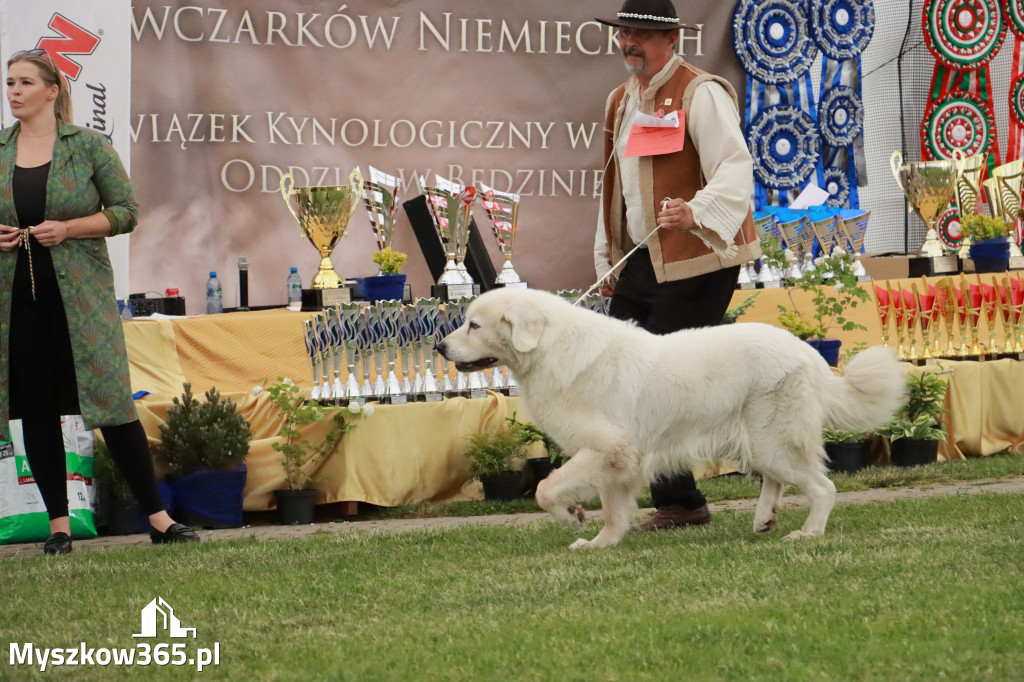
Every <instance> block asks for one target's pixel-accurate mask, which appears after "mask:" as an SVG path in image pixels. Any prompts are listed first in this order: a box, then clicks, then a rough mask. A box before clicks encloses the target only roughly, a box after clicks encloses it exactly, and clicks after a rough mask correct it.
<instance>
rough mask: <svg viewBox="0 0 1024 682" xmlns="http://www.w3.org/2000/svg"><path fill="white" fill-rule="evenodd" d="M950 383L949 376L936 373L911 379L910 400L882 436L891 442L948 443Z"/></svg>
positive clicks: (924, 373) (908, 394) (912, 376)
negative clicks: (946, 418) (946, 417)
mask: <svg viewBox="0 0 1024 682" xmlns="http://www.w3.org/2000/svg"><path fill="white" fill-rule="evenodd" d="M943 374H948V371H947V372H943ZM946 384H947V380H946V379H945V377H943V376H942V375H941V374H938V373H935V372H921V373H920V374H911V375H909V376H907V400H906V402H905V403H903V405H902V406H901V407H900V409H899V410H898V411H897V412H896V416H895V417H893V420H892V421H891V422H889V423H888V424H886V425H885V426H884V427H883V428H881V429H879V430H878V435H880V436H885V437H886V438H888V439H889V440H891V441H892V440H899V439H900V438H910V439H913V440H946V429H945V428H944V427H943V426H942V415H943V414H945V412H946V410H945V407H944V406H945V403H946Z"/></svg>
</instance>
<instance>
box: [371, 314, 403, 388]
mask: <svg viewBox="0 0 1024 682" xmlns="http://www.w3.org/2000/svg"><path fill="white" fill-rule="evenodd" d="M376 308H377V310H378V313H379V315H380V322H381V330H382V337H383V338H382V341H383V344H384V352H385V354H386V356H387V365H386V366H387V378H386V379H385V381H384V393H383V395H382V396H381V402H382V403H385V404H391V405H402V404H405V402H406V401H407V397H408V394H407V392H406V391H404V390H403V389H402V382H401V381H400V380H399V379H398V374H397V373H396V372H395V367H396V365H397V367H398V368H399V370H398V371H399V372H401V367H402V362H401V356H400V354H399V347H398V332H399V318H400V317H401V314H402V302H401V301H377V304H376Z"/></svg>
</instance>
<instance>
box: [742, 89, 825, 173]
mask: <svg viewBox="0 0 1024 682" xmlns="http://www.w3.org/2000/svg"><path fill="white" fill-rule="evenodd" d="M747 139H748V140H749V145H750V153H751V156H752V157H753V159H754V177H755V178H756V179H757V180H758V182H759V183H760V184H762V185H764V186H765V187H769V188H771V189H777V190H790V189H797V188H799V187H800V186H801V185H803V184H804V183H805V182H806V181H807V179H808V178H810V177H811V175H812V174H813V173H814V172H815V170H816V167H817V165H818V163H819V161H820V157H821V139H820V137H819V134H818V126H817V125H816V123H815V121H814V119H812V118H811V117H810V116H809V115H808V114H807V113H806V112H804V111H802V110H801V109H799V108H797V107H793V106H788V105H782V104H777V105H774V106H770V107H767V108H765V109H762V110H761V112H760V113H759V114H758V115H757V117H756V118H755V119H754V120H753V121H752V122H751V124H750V129H749V130H748V132H747Z"/></svg>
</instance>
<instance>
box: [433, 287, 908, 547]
mask: <svg viewBox="0 0 1024 682" xmlns="http://www.w3.org/2000/svg"><path fill="white" fill-rule="evenodd" d="M438 349H439V350H440V352H441V353H442V354H443V355H444V356H445V357H446V358H448V359H449V360H453V361H455V363H456V367H458V368H459V369H460V370H463V371H475V370H479V369H483V368H485V367H491V366H494V365H499V364H504V365H507V366H508V367H509V369H510V370H511V371H512V372H513V374H514V375H515V377H516V379H517V380H518V382H519V386H520V388H521V390H522V396H523V400H524V402H525V407H526V411H527V413H528V414H529V416H530V418H531V419H532V420H533V421H534V422H535V423H536V424H537V425H538V426H540V427H541V428H542V429H544V430H545V431H547V432H548V433H549V434H550V435H551V436H552V437H553V438H554V440H555V441H556V442H557V443H558V444H559V445H560V446H562V448H563V449H564V450H565V452H566V453H567V454H570V455H571V459H570V460H569V461H568V462H567V463H566V464H565V465H563V466H562V467H561V468H559V469H557V470H555V472H554V473H552V474H551V476H549V477H548V478H547V479H545V480H544V481H542V482H541V484H540V485H539V486H538V487H537V502H538V503H539V504H540V506H541V507H543V508H544V509H545V510H547V511H548V512H549V513H550V514H551V515H552V516H554V517H555V518H556V519H558V520H559V521H562V522H564V523H566V524H568V525H570V526H575V527H578V526H582V524H583V509H582V507H580V506H579V501H580V500H585V499H589V498H591V497H593V496H594V494H595V493H596V494H600V497H601V505H602V507H603V512H604V521H605V525H604V528H603V529H602V530H601V532H600V533H598V535H597V537H595V538H594V539H593V540H589V541H588V540H583V539H580V540H577V541H576V542H574V543H573V544H572V547H573V548H579V547H609V546H612V545H615V544H617V543H618V542H619V541H620V540H621V539H622V537H623V536H624V535H625V534H626V532H627V531H628V530H629V528H630V526H631V522H632V516H633V514H634V512H635V510H636V501H635V498H636V494H637V492H638V491H639V490H640V489H641V488H642V487H643V486H644V485H645V484H646V483H647V482H648V481H650V480H651V479H652V478H653V477H654V476H656V475H658V474H675V473H678V472H680V471H682V470H686V469H689V468H690V466H691V465H692V464H693V463H694V462H695V461H697V460H711V459H725V460H733V461H736V462H739V463H740V464H741V465H742V467H743V468H744V469H745V470H751V471H756V472H758V473H760V474H761V476H762V479H763V482H762V484H761V497H760V499H759V501H758V503H757V511H756V513H755V515H754V531H755V532H758V533H762V532H766V531H769V530H771V529H772V528H774V527H775V524H776V508H777V507H778V504H779V500H780V499H781V497H782V492H783V490H784V488H785V486H786V485H787V484H792V485H795V486H797V487H799V488H800V489H801V490H802V491H803V492H804V494H806V495H807V497H808V498H809V499H810V502H811V509H810V513H809V515H808V517H807V521H806V522H805V523H804V525H803V528H802V529H801V530H798V531H794V532H793V533H790V534H789V535H788V536H786V539H794V538H803V537H812V536H818V535H821V534H822V533H823V532H824V531H825V524H826V522H827V521H828V516H829V513H830V512H831V510H832V506H833V504H834V501H835V490H836V489H835V486H834V485H833V484H832V482H831V481H830V480H829V479H828V476H827V475H826V470H827V467H826V463H825V462H826V455H825V449H824V447H823V445H822V436H821V430H822V427H823V426H828V427H831V428H835V429H843V430H849V431H869V430H871V429H874V428H877V427H879V426H881V425H882V424H884V423H885V422H887V421H888V420H889V419H890V418H891V417H892V415H893V413H894V412H895V411H896V409H897V407H899V405H900V404H901V402H902V399H903V391H904V380H903V373H902V372H901V371H900V366H899V363H898V362H897V360H896V358H895V356H894V355H893V353H892V352H891V351H890V350H889V349H886V348H882V347H875V348H870V349H868V350H866V351H864V352H862V353H860V354H858V355H857V356H856V357H855V358H854V359H853V360H852V361H851V362H850V364H849V366H848V367H847V370H846V375H845V376H836V375H834V374H833V373H832V371H831V369H830V368H829V367H828V365H827V364H826V363H825V361H824V360H823V359H822V358H821V356H820V355H819V354H818V353H817V352H816V351H815V350H814V349H813V348H811V347H810V346H809V345H808V344H807V343H804V342H803V341H800V340H799V339H797V338H796V337H795V336H793V335H792V334H790V333H789V332H787V331H784V330H782V329H778V328H776V327H772V326H770V325H766V324H756V323H750V324H735V325H725V326H721V327H709V328H706V329H695V330H686V331H680V332H676V333H674V334H669V335H665V336H656V335H653V334H650V333H648V332H646V331H644V330H642V329H639V328H638V327H636V326H635V325H633V324H631V323H628V322H623V321H621V320H616V319H612V318H609V317H605V316H603V315H599V314H597V313H594V312H591V311H589V310H584V309H581V308H578V307H574V306H573V305H571V304H570V303H569V302H567V301H565V300H563V299H562V298H560V297H558V296H555V295H553V294H549V293H545V292H542V291H536V290H522V289H497V290H495V291H490V292H488V293H486V294H484V295H483V296H480V297H479V298H478V299H477V300H475V301H474V302H473V303H471V304H470V306H469V308H468V309H467V311H466V322H465V324H463V325H462V326H461V327H459V328H458V329H457V330H455V331H454V332H452V333H451V334H450V335H449V336H448V337H447V338H445V339H444V340H443V341H442V342H441V343H439V344H438Z"/></svg>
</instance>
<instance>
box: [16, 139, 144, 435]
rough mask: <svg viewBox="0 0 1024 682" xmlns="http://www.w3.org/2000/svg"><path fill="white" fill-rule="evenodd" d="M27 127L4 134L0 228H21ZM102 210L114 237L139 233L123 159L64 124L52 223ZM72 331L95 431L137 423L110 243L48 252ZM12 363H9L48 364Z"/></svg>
mask: <svg viewBox="0 0 1024 682" xmlns="http://www.w3.org/2000/svg"><path fill="white" fill-rule="evenodd" d="M20 129H21V124H20V123H16V124H15V125H13V126H11V127H9V128H5V129H3V130H0V224H3V225H12V226H16V227H20V226H19V225H18V216H17V213H16V212H15V209H14V197H13V195H12V190H11V185H12V182H13V178H14V163H15V158H16V155H17V144H16V143H17V139H18V133H19V131H20ZM101 209H103V213H104V215H106V216H107V219H108V220H109V221H110V234H111V236H112V235H116V234H123V233H125V232H131V231H132V230H133V229H134V228H135V222H136V219H137V212H138V205H137V204H136V202H135V191H134V190H133V189H132V185H131V181H130V180H129V179H128V174H127V173H126V172H125V170H124V166H123V165H122V164H121V160H120V158H118V156H117V152H115V151H114V148H113V147H112V146H111V145H110V142H109V141H108V140H107V138H105V137H104V136H103V135H101V134H99V133H97V132H96V131H94V130H89V129H88V128H80V127H78V126H73V125H68V124H63V125H61V126H60V132H59V134H58V136H57V140H56V142H55V143H54V146H53V161H52V162H51V165H50V175H49V178H48V179H47V182H46V218H47V219H48V220H71V219H72V218H82V217H85V216H89V215H92V214H94V213H96V212H97V211H99V210H101ZM50 252H51V254H52V256H53V268H54V270H55V271H56V273H57V283H58V286H59V287H60V294H61V297H62V298H63V300H64V310H65V313H66V315H67V318H68V329H69V330H70V332H71V350H72V354H73V355H74V359H75V375H76V378H77V380H78V401H79V405H80V406H81V408H82V418H83V419H84V420H85V423H86V425H87V426H88V427H89V428H96V427H100V426H116V425H118V424H126V423H128V422H131V421H134V420H135V419H138V413H137V412H136V410H135V404H134V403H133V402H132V397H131V381H130V379H129V376H128V357H127V354H126V352H125V343H124V331H123V330H122V329H121V317H120V315H119V314H118V308H117V301H116V299H115V298H114V274H113V270H112V268H111V266H110V257H109V255H108V253H107V243H106V240H105V239H103V238H102V237H101V238H97V239H65V240H64V241H63V242H61V243H60V244H58V245H57V246H54V247H52V248H51V249H50ZM17 261H18V252H17V250H15V251H8V252H0V281H2V282H3V291H2V292H0V439H2V440H9V439H10V434H9V433H8V427H7V422H8V410H9V408H10V396H9V395H8V387H9V378H8V374H9V371H10V365H9V361H8V352H9V341H10V324H11V292H12V290H13V285H14V269H15V265H16V264H17ZM46 361H47V358H41V357H29V358H14V359H13V360H11V362H46Z"/></svg>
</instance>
